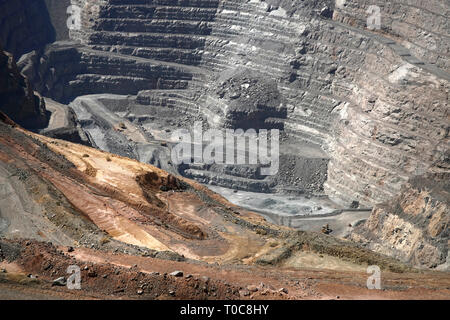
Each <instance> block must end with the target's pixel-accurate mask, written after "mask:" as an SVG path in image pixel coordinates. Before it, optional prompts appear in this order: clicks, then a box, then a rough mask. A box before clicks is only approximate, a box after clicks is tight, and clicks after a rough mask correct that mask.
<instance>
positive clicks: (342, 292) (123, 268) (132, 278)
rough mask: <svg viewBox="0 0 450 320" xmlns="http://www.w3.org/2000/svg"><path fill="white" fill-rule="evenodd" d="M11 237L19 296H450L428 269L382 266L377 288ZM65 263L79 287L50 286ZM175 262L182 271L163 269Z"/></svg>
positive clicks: (327, 276) (356, 276) (317, 275)
mask: <svg viewBox="0 0 450 320" xmlns="http://www.w3.org/2000/svg"><path fill="white" fill-rule="evenodd" d="M15 243H19V244H20V246H21V247H22V248H23V250H22V253H21V254H20V256H19V257H17V259H16V260H15V261H12V262H9V263H3V264H2V267H6V268H7V270H8V273H7V275H10V276H11V278H7V277H5V274H3V277H2V278H1V279H3V280H2V281H0V287H1V286H5V283H7V284H8V288H9V290H11V288H13V289H14V290H15V292H22V293H23V294H24V297H26V296H27V295H33V294H34V295H38V296H39V295H41V296H42V297H47V298H58V299H59V298H64V299H124V298H125V299H128V298H130V299H221V300H223V299H227V300H228V299H272V300H273V299H450V277H449V276H448V275H446V274H437V273H431V272H427V273H406V274H396V273H383V274H382V287H383V290H368V289H367V288H366V287H365V284H366V280H367V275H366V274H364V273H355V272H336V271H332V270H292V269H278V268H269V267H264V268H263V267H255V266H237V265H224V266H218V265H206V264H202V263H192V262H177V261H168V260H162V259H156V258H149V257H141V256H130V255H124V254H113V253H106V252H99V251H97V250H91V249H75V250H74V251H72V252H68V250H67V248H64V247H61V248H55V247H54V246H52V245H50V244H48V243H38V242H35V241H20V242H15ZM69 265H78V266H79V267H80V268H81V275H82V290H68V289H67V288H66V287H58V286H53V287H52V286H51V281H52V280H53V279H56V278H58V277H60V276H67V274H66V269H67V267H68V266H69ZM177 270H179V271H183V273H184V275H183V276H182V277H174V276H171V275H169V273H171V272H173V271H177ZM18 274H22V275H23V276H25V275H28V274H33V275H37V276H38V282H37V283H33V284H32V285H30V284H29V283H28V284H27V283H25V284H23V283H24V282H23V281H22V282H20V281H17V279H18V278H17V275H18ZM12 275H15V277H16V278H14V277H12ZM188 275H190V276H189V277H187V276H188ZM5 279H9V280H5ZM14 279H16V280H14ZM19 279H20V278H19ZM21 283H22V284H21ZM282 288H284V289H285V290H280V289H282Z"/></svg>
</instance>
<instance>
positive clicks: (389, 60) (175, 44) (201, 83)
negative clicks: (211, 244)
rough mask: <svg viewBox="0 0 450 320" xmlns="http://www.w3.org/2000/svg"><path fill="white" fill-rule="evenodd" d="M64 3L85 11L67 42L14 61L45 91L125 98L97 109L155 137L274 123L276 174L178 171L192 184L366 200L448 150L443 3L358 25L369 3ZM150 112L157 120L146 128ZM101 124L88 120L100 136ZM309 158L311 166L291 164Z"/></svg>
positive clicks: (414, 4) (400, 9)
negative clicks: (374, 26) (376, 25)
mask: <svg viewBox="0 0 450 320" xmlns="http://www.w3.org/2000/svg"><path fill="white" fill-rule="evenodd" d="M72 3H73V4H77V5H79V6H80V7H81V8H83V12H82V28H81V30H71V31H70V34H69V35H70V39H71V41H72V42H63V43H55V44H53V45H52V46H49V47H48V48H47V49H46V50H41V51H39V50H38V51H36V52H35V53H33V54H30V56H29V57H28V58H25V59H23V60H22V61H21V64H20V65H21V66H23V71H24V73H26V74H27V75H29V77H30V79H32V82H33V83H34V84H35V85H36V88H38V89H39V91H40V92H42V93H43V94H45V95H46V96H50V97H52V98H54V99H55V100H58V101H65V102H69V101H70V100H72V99H74V98H75V97H78V96H81V95H86V94H93V93H95V94H98V93H114V94H121V95H133V97H130V99H131V100H132V101H133V102H132V103H131V104H129V105H127V107H126V108H124V109H123V110H121V111H120V112H119V111H117V110H115V111H114V108H113V107H111V108H107V109H108V110H112V111H110V112H111V113H112V114H114V115H115V116H119V117H124V118H125V119H126V120H129V121H132V122H133V123H135V124H136V125H137V127H139V128H141V129H142V130H144V129H145V130H147V129H148V130H149V131H148V133H150V134H151V135H152V136H153V137H155V136H158V135H159V134H160V132H161V131H163V132H164V131H165V130H174V129H175V128H178V127H180V126H182V127H186V126H187V128H188V129H189V128H190V126H191V124H192V122H193V121H195V120H202V121H204V122H205V124H208V125H210V126H212V127H230V128H237V127H243V128H256V129H258V128H280V129H282V130H283V137H284V138H283V141H282V142H281V150H282V152H281V153H282V157H281V159H282V163H281V164H280V168H281V170H280V174H279V175H278V176H277V177H275V178H273V179H266V178H259V177H257V176H255V175H254V174H253V173H252V172H253V171H252V170H250V169H245V170H244V169H230V168H224V167H221V166H209V167H208V166H190V167H188V168H181V169H182V170H183V172H184V173H185V174H186V175H188V176H190V177H193V178H196V179H198V180H200V181H202V182H208V183H215V184H219V185H224V186H232V187H233V188H248V189H251V190H260V191H261V190H274V189H275V188H279V189H283V188H287V187H289V188H293V189H299V190H306V191H308V192H325V193H326V194H327V195H329V196H330V197H331V198H332V199H334V200H335V201H338V202H341V203H343V204H345V205H350V204H351V203H353V202H355V201H357V202H358V203H359V204H360V205H361V206H372V205H373V204H375V203H379V202H383V201H386V200H388V199H390V198H391V197H393V196H394V195H395V194H397V193H398V192H399V191H400V189H401V186H402V185H403V184H404V183H405V182H406V181H408V179H409V178H410V177H411V176H414V175H416V174H420V173H424V172H425V171H426V170H427V168H429V167H430V166H431V164H432V163H433V162H434V161H435V160H436V159H437V158H438V157H439V156H440V155H441V154H442V152H443V150H445V149H446V148H448V144H449V143H448V123H447V122H448V121H446V120H445V119H446V117H447V113H448V91H449V79H450V76H449V68H448V54H447V53H448V41H446V39H447V38H446V34H448V21H447V20H446V19H445V18H444V17H445V15H446V14H447V15H448V12H449V7H448V3H446V2H442V1H438V0H432V1H406V2H404V3H392V2H391V1H384V0H383V1H379V2H378V4H379V5H380V7H381V8H382V12H381V14H382V21H381V25H382V30H381V31H380V32H377V31H370V30H368V29H367V28H366V25H365V24H366V21H367V13H366V10H367V7H368V6H369V5H370V4H371V3H370V1H353V0H347V1H337V2H336V3H335V1H325V0H324V1H284V0H279V1H277V0H271V1H257V0H255V1H247V2H246V1H238V0H221V1H219V0H210V1H207V0H189V1H183V2H179V1H174V0H158V1H153V2H151V3H150V2H148V1H144V0H140V1H138V0H127V1H126V2H124V1H119V0H102V1H100V0H83V1H82V0H72ZM53 8H55V7H53ZM55 10H56V9H55ZM64 14H65V13H61V15H64ZM50 16H52V17H54V16H56V14H55V12H51V14H50ZM53 25H55V23H53ZM433 43H434V45H433ZM246 82H249V83H248V87H247V83H246ZM263 91H264V94H260V92H263ZM247 96H248V98H247ZM105 117H106V116H105ZM151 117H154V118H153V119H151ZM106 118H107V117H106ZM178 118H179V119H180V121H179V122H178V123H177V120H176V119H178ZM155 119H156V120H158V121H161V123H164V126H166V124H167V126H166V127H164V128H161V127H159V128H156V129H155V128H154V127H153V126H154V125H155V122H158V121H155ZM102 121H103V120H102ZM102 121H98V123H96V122H95V119H94V120H93V121H90V122H85V126H89V130H94V131H95V130H96V132H103V133H102V134H104V132H105V129H104V127H105V126H104V121H103V122H102ZM170 122H174V123H173V124H172V125H170ZM94 127H95V128H94ZM145 130H144V131H145ZM111 136H115V135H111ZM166 138H167V137H166ZM108 139H109V138H108ZM127 139H128V138H127ZM127 139H124V140H123V143H124V144H126V143H127ZM163 140H164V139H163ZM166 140H167V139H166ZM106 145H108V144H106ZM139 148H140V149H139ZM139 148H137V147H136V146H135V141H134V140H133V143H128V146H126V148H125V149H126V150H125V149H122V150H123V151H124V152H122V153H126V154H134V155H135V157H137V158H139V159H141V160H143V161H148V160H149V159H153V160H154V161H155V162H158V161H159V160H158V159H156V158H155V157H154V153H153V152H152V155H151V156H149V153H148V152H147V151H142V150H143V149H146V148H147V147H142V146H141V147H139ZM152 148H153V147H152ZM137 149H139V150H140V151H139V152H138V151H136V150H137ZM158 149H159V148H158ZM125 151H126V152H125ZM142 155H145V157H142V158H140V157H141V156H142ZM160 162H161V161H160ZM305 163H311V166H310V167H311V168H316V169H315V170H314V172H311V174H305V173H304V172H300V171H301V170H300V169H298V170H297V169H296V168H303V167H304V164H305ZM166 165H168V164H166ZM168 166H170V165H168ZM178 169H179V168H178ZM225 172H226V173H225Z"/></svg>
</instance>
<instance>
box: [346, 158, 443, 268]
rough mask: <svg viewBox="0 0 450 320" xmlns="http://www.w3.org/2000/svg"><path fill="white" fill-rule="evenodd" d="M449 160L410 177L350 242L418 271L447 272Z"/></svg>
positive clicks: (361, 226)
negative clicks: (430, 269)
mask: <svg viewBox="0 0 450 320" xmlns="http://www.w3.org/2000/svg"><path fill="white" fill-rule="evenodd" d="M449 168H450V158H449V157H448V154H447V157H446V158H445V159H443V160H442V161H439V162H438V164H437V165H435V166H433V167H432V168H431V169H430V171H429V172H427V173H426V174H424V175H420V176H417V177H414V178H412V179H411V180H410V181H409V182H408V183H407V184H406V185H405V186H404V187H403V189H402V192H401V193H400V195H398V196H397V197H395V198H394V199H392V200H390V201H388V202H386V203H384V204H381V205H377V206H376V207H375V208H374V210H373V212H372V214H371V216H370V218H369V219H368V220H367V222H366V223H365V224H362V225H360V226H358V227H357V228H355V230H354V232H353V233H352V235H351V239H352V240H355V241H360V242H363V243H366V245H367V246H368V247H369V248H371V249H372V250H375V251H378V252H381V253H384V254H387V255H390V256H394V257H396V258H398V259H400V260H403V261H405V262H409V263H411V264H413V265H415V266H417V267H421V268H439V269H443V270H450V265H449V264H448V256H449V252H448V245H449V230H450V229H449V223H450V208H449V206H450V194H449V190H450V185H449V181H450V175H449V172H450V171H449Z"/></svg>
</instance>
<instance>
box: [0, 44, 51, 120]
mask: <svg viewBox="0 0 450 320" xmlns="http://www.w3.org/2000/svg"><path fill="white" fill-rule="evenodd" d="M0 111H2V112H4V113H5V114H6V115H7V116H9V117H10V118H11V119H12V120H13V121H15V122H16V123H18V124H20V125H21V126H23V127H25V128H29V129H37V128H43V127H45V126H46V124H47V121H48V118H47V114H46V112H45V103H44V100H43V99H42V97H40V96H39V95H37V94H35V93H34V92H33V89H32V87H31V86H30V84H29V82H28V80H27V79H26V78H24V77H23V75H22V74H20V73H19V71H18V69H17V66H16V63H15V62H14V59H13V56H12V55H11V54H9V53H7V52H5V51H3V50H2V49H1V47H0Z"/></svg>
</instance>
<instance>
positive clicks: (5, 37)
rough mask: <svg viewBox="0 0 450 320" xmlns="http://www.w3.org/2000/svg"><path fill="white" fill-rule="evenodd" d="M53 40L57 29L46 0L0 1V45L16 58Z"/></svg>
mask: <svg viewBox="0 0 450 320" xmlns="http://www.w3.org/2000/svg"><path fill="white" fill-rule="evenodd" d="M51 1H56V0H51ZM53 41H55V30H54V28H53V26H52V24H51V20H50V17H49V13H48V11H47V7H46V4H45V2H44V0H21V1H11V0H1V1H0V45H2V46H3V48H4V49H5V50H6V51H8V52H10V53H12V54H13V55H14V57H15V58H16V59H18V58H19V57H20V56H21V55H22V54H24V53H27V52H29V51H31V50H35V49H38V48H41V47H42V46H44V45H45V44H47V43H50V42H53Z"/></svg>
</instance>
